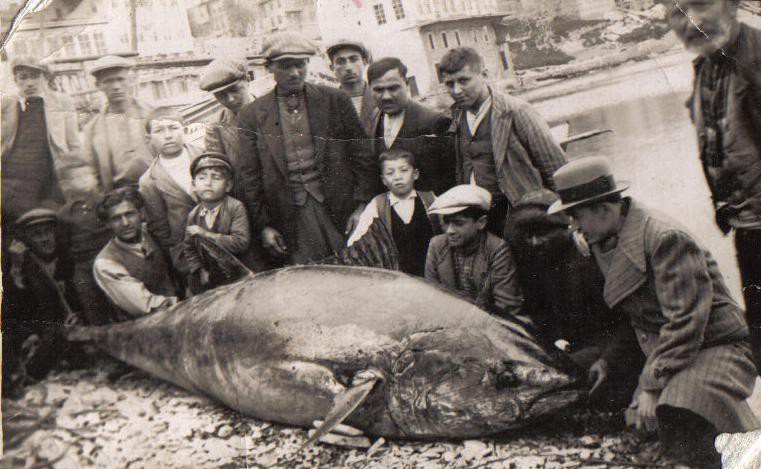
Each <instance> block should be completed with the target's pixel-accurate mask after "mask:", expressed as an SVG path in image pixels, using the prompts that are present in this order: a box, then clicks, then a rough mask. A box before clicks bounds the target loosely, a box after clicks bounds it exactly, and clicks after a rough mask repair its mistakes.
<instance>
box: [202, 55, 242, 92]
mask: <svg viewBox="0 0 761 469" xmlns="http://www.w3.org/2000/svg"><path fill="white" fill-rule="evenodd" d="M246 68H247V67H246V62H245V60H244V59H242V58H240V59H238V58H228V57H225V58H221V59H215V60H212V61H211V63H210V64H209V65H207V66H206V68H205V69H204V70H203V72H201V83H200V88H201V89H202V90H204V91H208V92H209V93H217V92H219V91H222V90H224V89H227V88H229V87H231V86H232V85H234V84H235V83H237V82H238V81H239V80H242V79H243V78H245V77H246Z"/></svg>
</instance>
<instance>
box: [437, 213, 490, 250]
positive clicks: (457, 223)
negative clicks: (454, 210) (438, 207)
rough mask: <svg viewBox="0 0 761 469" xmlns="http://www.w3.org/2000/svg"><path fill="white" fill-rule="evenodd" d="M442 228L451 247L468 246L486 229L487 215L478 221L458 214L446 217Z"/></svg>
mask: <svg viewBox="0 0 761 469" xmlns="http://www.w3.org/2000/svg"><path fill="white" fill-rule="evenodd" d="M442 228H443V229H444V234H446V235H447V241H449V245H450V246H452V247H455V248H459V247H463V246H468V245H470V244H471V243H473V241H474V240H475V239H476V238H477V237H478V233H479V232H481V231H482V230H483V229H484V228H486V215H484V216H482V217H481V218H479V219H478V220H473V219H472V218H470V217H465V216H462V215H457V214H453V215H444V217H443V224H442Z"/></svg>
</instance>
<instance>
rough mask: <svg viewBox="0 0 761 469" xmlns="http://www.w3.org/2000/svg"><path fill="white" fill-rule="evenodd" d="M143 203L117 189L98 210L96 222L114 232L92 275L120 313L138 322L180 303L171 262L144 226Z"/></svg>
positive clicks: (131, 193)
mask: <svg viewBox="0 0 761 469" xmlns="http://www.w3.org/2000/svg"><path fill="white" fill-rule="evenodd" d="M143 205H144V202H143V198H142V197H141V196H140V193H139V192H138V191H137V190H136V189H134V188H132V187H121V188H119V189H114V190H112V191H111V192H109V193H108V194H106V196H105V198H104V199H103V201H102V202H101V204H100V205H99V206H98V218H99V219H100V220H101V222H102V223H105V224H107V225H108V227H109V228H110V229H111V232H112V233H113V237H112V238H111V241H109V242H108V244H106V246H105V247H104V248H103V250H101V251H100V253H98V256H97V257H96V258H95V264H94V265H93V274H94V276H95V281H96V282H97V283H98V286H99V287H100V288H101V289H102V290H103V291H104V292H105V294H106V296H107V297H108V299H109V300H110V301H111V302H112V303H113V304H114V305H115V306H116V307H117V308H118V309H119V312H118V313H117V316H118V318H117V319H118V320H128V319H134V318H135V317H139V316H143V315H146V314H149V313H152V312H154V311H156V310H159V309H163V308H167V307H169V306H171V305H173V304H175V303H177V291H176V287H175V284H174V282H173V281H172V276H171V273H170V268H169V265H170V264H169V261H168V259H167V258H166V256H165V255H164V253H163V251H162V250H161V249H160V248H159V245H158V244H157V242H156V241H155V240H154V239H153V238H152V237H151V235H150V234H149V233H148V230H147V228H146V227H145V225H144V224H143Z"/></svg>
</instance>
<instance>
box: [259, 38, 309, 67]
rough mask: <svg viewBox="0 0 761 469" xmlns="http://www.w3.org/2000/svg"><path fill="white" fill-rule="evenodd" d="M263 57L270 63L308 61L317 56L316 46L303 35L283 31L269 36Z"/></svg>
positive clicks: (265, 42) (264, 46)
mask: <svg viewBox="0 0 761 469" xmlns="http://www.w3.org/2000/svg"><path fill="white" fill-rule="evenodd" d="M262 51H263V52H262V55H264V58H266V59H267V60H269V61H275V60H282V59H308V58H310V57H312V56H313V55H314V54H315V48H314V44H312V42H311V41H310V40H309V39H307V38H305V37H304V36H302V35H301V34H298V33H294V32H289V31H283V32H279V33H275V34H273V35H272V36H269V37H268V38H267V39H266V40H265V41H264V44H263V45H262Z"/></svg>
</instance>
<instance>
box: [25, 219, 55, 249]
mask: <svg viewBox="0 0 761 469" xmlns="http://www.w3.org/2000/svg"><path fill="white" fill-rule="evenodd" d="M55 229H56V224H55V223H54V222H46V223H38V224H35V225H31V226H27V227H26V228H24V238H25V239H24V240H25V241H26V243H27V245H28V246H29V249H31V251H32V253H34V254H35V255H37V256H40V257H50V256H52V255H53V254H55V250H56V236H55Z"/></svg>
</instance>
